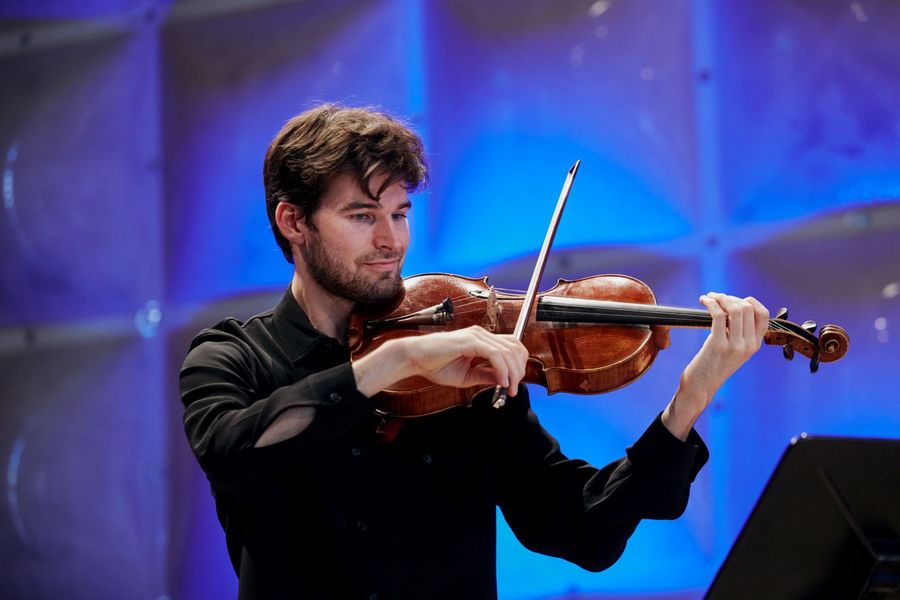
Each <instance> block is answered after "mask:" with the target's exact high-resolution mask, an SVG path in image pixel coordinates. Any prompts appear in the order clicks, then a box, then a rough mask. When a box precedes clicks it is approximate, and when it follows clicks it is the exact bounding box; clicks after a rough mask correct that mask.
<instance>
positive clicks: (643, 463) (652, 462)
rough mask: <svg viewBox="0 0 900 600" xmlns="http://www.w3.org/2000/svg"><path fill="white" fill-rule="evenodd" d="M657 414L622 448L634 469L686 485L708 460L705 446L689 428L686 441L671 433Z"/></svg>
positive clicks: (707, 450) (660, 415)
mask: <svg viewBox="0 0 900 600" xmlns="http://www.w3.org/2000/svg"><path fill="white" fill-rule="evenodd" d="M661 417H662V413H660V414H659V415H657V417H656V419H655V420H654V421H653V423H651V424H650V427H648V428H647V431H645V432H644V434H643V435H642V436H641V437H640V438H638V440H637V441H636V442H635V443H634V445H633V446H631V447H630V448H628V450H627V451H626V452H627V454H628V459H629V460H630V461H631V463H632V465H633V466H634V470H635V471H636V472H645V473H648V474H652V475H653V476H654V477H658V478H660V479H662V480H664V481H668V482H671V483H675V484H683V485H688V484H690V483H691V482H693V481H694V478H695V477H696V476H697V473H698V472H699V471H700V469H701V468H702V467H703V465H705V464H706V462H707V461H708V460H709V449H708V448H707V447H706V444H705V443H704V442H703V440H702V439H701V438H700V435H699V434H698V433H697V432H696V431H695V430H694V429H691V432H690V433H689V434H688V438H687V440H686V441H684V442H682V441H681V440H680V439H678V438H677V437H675V436H674V435H672V433H671V432H670V431H669V430H668V429H666V426H665V425H663V423H662V419H661Z"/></svg>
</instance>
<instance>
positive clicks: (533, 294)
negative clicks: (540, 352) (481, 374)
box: [491, 160, 581, 408]
mask: <svg viewBox="0 0 900 600" xmlns="http://www.w3.org/2000/svg"><path fill="white" fill-rule="evenodd" d="M580 164H581V161H580V160H576V161H575V164H574V165H572V168H570V169H569V172H568V173H567V174H566V181H565V182H564V183H563V187H562V191H561V192H560V193H559V200H557V201H556V210H554V211H553V217H552V218H551V219H550V227H548V228H547V235H546V236H544V245H543V246H541V251H540V252H539V253H538V259H537V264H536V265H534V271H532V273H531V282H530V283H529V284H528V291H527V292H525V299H524V300H523V301H522V310H521V311H520V312H519V318H518V320H517V321H516V328H515V329H514V330H513V335H514V336H516V339H517V340H519V341H520V342H521V341H522V338H523V337H524V335H525V325H526V324H527V323H528V315H530V314H531V309H532V307H533V306H534V301H535V298H537V288H538V285H539V284H540V283H541V275H543V274H544V267H545V266H546V265H547V255H548V254H549V253H550V246H551V245H553V238H554V237H555V236H556V227H557V226H558V225H559V218H560V217H561V216H562V211H563V208H564V207H565V205H566V199H567V198H568V197H569V190H571V189H572V182H573V181H575V174H576V173H577V172H578V165H580ZM508 394H509V388H504V387H503V386H500V385H498V386H497V387H496V388H494V397H493V399H492V400H491V404H492V405H493V406H494V408H501V407H502V406H503V405H505V404H506V397H507V395H508Z"/></svg>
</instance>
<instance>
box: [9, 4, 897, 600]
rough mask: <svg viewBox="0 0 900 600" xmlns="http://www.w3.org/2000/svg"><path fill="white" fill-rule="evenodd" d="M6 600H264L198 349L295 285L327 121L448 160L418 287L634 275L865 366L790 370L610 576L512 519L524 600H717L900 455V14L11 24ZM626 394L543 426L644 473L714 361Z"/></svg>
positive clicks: (428, 197) (94, 9)
mask: <svg viewBox="0 0 900 600" xmlns="http://www.w3.org/2000/svg"><path fill="white" fill-rule="evenodd" d="M0 18H2V26H0V73H2V82H3V85H2V86H0V151H2V155H0V159H2V161H3V186H2V195H3V205H2V210H0V251H2V254H3V261H2V266H0V284H2V285H0V302H2V309H3V310H2V311H0V380H2V398H3V400H2V404H0V461H2V462H0V465H2V469H3V473H4V481H5V494H3V496H2V498H0V505H2V506H0V555H2V558H3V564H4V576H3V577H0V596H2V597H4V598H20V599H46V598H61V597H65V598H85V599H88V598H89V599H91V600H99V599H107V598H108V599H118V598H145V599H153V600H162V599H171V600H194V599H220V598H228V597H233V596H234V594H235V590H236V581H235V577H234V574H233V572H232V570H231V566H230V564H229V562H228V558H227V555H226V552H225V544H224V537H223V534H222V532H221V530H220V528H219V525H218V523H217V521H216V517H215V513H214V510H213V502H212V498H211V497H210V494H209V487H208V484H207V482H206V480H205V478H204V476H203V474H202V473H201V472H200V470H199V468H198V467H197V465H196V463H195V462H194V460H193V458H192V456H191V455H190V451H189V449H188V446H187V443H186V440H185V438H184V435H183V432H182V429H181V406H180V402H179V399H178V396H177V386H176V379H177V371H178V367H179V366H180V363H181V360H182V358H183V356H184V354H185V351H186V347H187V343H188V342H189V340H190V338H191V337H192V336H193V335H194V333H196V332H197V331H198V330H199V329H201V328H202V327H205V326H207V325H210V324H212V323H214V322H216V321H218V320H219V319H220V318H222V317H223V316H226V315H235V316H239V317H240V316H243V317H246V316H249V315H251V314H253V313H255V312H258V311H260V310H264V309H266V308H268V307H269V306H271V305H272V304H273V303H274V302H275V301H276V300H277V298H278V297H279V296H280V294H281V293H282V290H283V289H284V287H285V285H286V284H287V282H288V280H289V278H290V273H291V269H290V266H289V265H288V264H287V263H285V262H284V260H283V259H282V258H281V255H280V252H279V251H278V249H277V247H276V245H275V243H274V241H273V239H272V235H271V231H270V229H269V226H268V222H267V221H266V218H265V212H264V201H263V200H264V197H263V190H262V185H261V165H262V157H263V153H264V152H265V149H266V147H267V145H268V142H269V140H270V139H271V138H272V136H273V135H274V134H275V132H276V131H277V130H278V129H279V128H280V126H281V124H282V123H283V122H284V121H286V120H287V119H288V118H290V117H291V116H292V115H294V114H296V113H297V112H299V111H301V110H303V109H304V108H307V107H309V106H310V105H311V104H313V103H314V102H317V101H337V102H342V103H345V104H349V105H367V106H369V105H371V106H378V107H382V108H384V109H386V110H388V111H390V112H393V113H395V114H397V115H401V116H403V117H405V118H406V119H408V120H409V121H410V122H411V123H412V124H413V125H414V127H415V128H416V129H417V130H418V131H419V132H420V133H421V134H422V136H423V139H424V140H425V142H426V146H427V148H428V151H429V154H430V158H431V186H430V188H429V189H428V190H426V191H425V192H423V193H421V194H419V195H418V196H417V197H416V198H415V199H414V201H415V208H414V210H413V214H412V227H413V229H414V235H413V245H412V248H411V251H410V254H409V257H408V260H407V266H406V270H405V271H406V273H405V274H407V275H410V274H415V273H418V272H423V271H446V272H451V273H459V274H464V275H473V276H475V275H478V276H480V275H490V276H491V281H492V282H493V283H496V284H498V285H501V286H506V287H524V285H525V284H526V283H527V280H528V277H529V273H530V268H531V264H532V262H533V260H534V257H535V255H536V253H537V250H538V248H539V247H540V244H541V242H542V240H543V235H544V230H545V228H546V225H547V222H548V220H549V218H550V215H551V212H552V209H553V204H554V202H555V200H556V197H557V195H558V192H559V189H560V186H561V184H562V181H563V177H564V175H565V173H566V170H567V169H568V168H569V166H570V165H571V164H572V163H573V162H574V161H575V160H576V159H581V160H582V165H581V170H580V173H579V175H578V178H577V180H576V183H575V186H574V189H573V192H572V194H571V197H570V200H569V207H568V209H567V213H566V214H565V215H564V217H563V220H562V224H561V226H560V229H559V232H558V235H557V240H556V244H555V248H554V250H553V252H552V256H551V260H550V262H549V266H548V268H547V273H546V275H545V278H544V285H543V287H544V288H548V287H551V286H552V285H553V283H554V282H555V280H556V278H570V279H571V278H575V277H580V276H585V275H591V274H598V273H626V274H630V275H634V276H636V277H638V278H640V279H643V280H644V281H646V282H647V283H648V284H649V285H650V286H651V287H652V288H653V289H654V291H655V292H656V295H657V298H658V300H659V301H660V303H663V304H673V305H681V306H689V307H699V305H698V303H697V298H698V296H699V295H700V294H701V293H703V292H706V291H709V290H721V291H728V292H730V293H733V294H737V295H742V296H744V295H753V296H756V297H757V298H759V299H760V300H761V301H763V302H764V303H765V304H767V305H768V306H769V307H770V309H772V310H773V311H774V310H775V309H778V308H779V307H781V306H786V307H788V308H789V309H790V311H791V315H790V316H791V319H792V320H794V321H797V322H802V321H804V320H806V319H813V320H816V321H818V322H819V323H820V324H825V323H836V324H839V325H841V326H843V327H845V328H846V329H847V330H848V331H849V332H850V335H851V340H852V343H851V347H850V352H849V354H848V356H847V357H846V358H844V359H843V360H842V361H840V362H839V363H835V364H823V365H822V367H821V369H820V371H819V373H817V374H815V375H811V374H810V373H809V369H808V366H807V362H808V361H806V359H803V358H802V357H798V358H797V359H795V360H794V361H793V362H791V363H788V362H786V361H785V360H784V359H783V358H782V356H781V350H780V349H779V348H764V349H763V350H762V351H761V352H760V354H759V355H758V356H757V357H755V358H754V359H753V360H752V361H751V363H749V364H748V365H747V366H745V367H744V368H743V369H742V370H741V371H740V372H739V373H738V374H737V375H736V376H735V377H734V378H733V379H732V380H731V381H730V382H729V383H728V384H727V385H726V387H725V388H724V389H723V390H722V391H721V393H720V394H719V395H718V397H717V398H716V400H715V402H714V405H713V406H712V407H711V409H710V410H709V411H708V413H707V414H706V415H705V417H704V418H703V419H702V421H701V422H700V424H699V426H698V428H699V430H700V431H701V434H702V435H703V436H704V437H705V439H706V440H707V441H708V443H709V445H710V448H711V451H712V459H711V462H710V464H709V465H708V466H707V467H706V468H705V469H704V471H703V472H702V473H701V475H700V477H699V478H698V480H697V482H696V484H695V487H694V488H693V491H692V497H691V502H690V506H689V508H688V510H687V513H686V514H685V515H684V516H683V517H682V518H681V519H680V520H678V521H674V522H646V523H644V524H642V525H641V526H640V528H639V529H638V531H637V533H636V535H635V536H634V538H633V539H632V541H631V542H630V543H629V547H628V549H627V550H626V552H625V555H624V557H623V558H622V559H621V560H620V561H619V562H618V563H617V564H616V565H615V566H613V567H612V568H611V569H609V570H608V571H606V572H603V573H599V574H593V573H588V572H585V571H582V570H580V569H578V568H577V567H574V566H571V565H569V564H567V563H564V562H562V561H560V560H558V559H553V558H547V557H543V556H539V555H535V554H532V553H530V552H528V551H526V550H524V549H523V548H522V547H521V546H520V545H519V543H518V542H517V541H516V540H515V539H514V536H513V534H512V533H511V532H510V531H509V530H508V529H507V528H506V525H505V523H504V522H503V519H502V516H498V524H499V545H498V550H497V553H498V580H499V586H500V595H501V597H502V598H505V599H510V600H512V599H538V598H553V597H555V598H560V597H565V598H569V599H575V598H598V597H601V596H602V597H615V598H625V597H628V598H643V597H652V598H657V599H659V598H668V599H671V600H674V599H676V598H678V599H682V600H687V599H696V598H699V597H701V596H702V594H703V590H705V588H706V587H707V586H708V585H709V582H710V581H711V579H712V577H713V576H714V574H715V572H716V569H717V568H718V566H719V565H720V564H721V562H722V560H723V558H724V556H725V554H726V553H727V551H728V549H729V547H730V546H731V544H732V542H733V541H734V539H735V537H736V535H737V534H738V532H739V531H740V528H741V526H742V525H743V523H744V521H745V520H746V518H747V515H748V514H749V512H750V510H751V509H752V507H753V505H754V502H755V501H756V499H757V497H758V495H759V493H760V491H761V489H762V488H763V486H764V485H765V483H766V481H767V479H768V477H769V475H770V474H771V472H772V469H773V467H774V466H775V464H776V462H777V460H778V458H779V456H780V455H781V453H782V452H783V450H784V448H785V446H786V444H787V443H788V441H789V439H790V438H791V437H792V436H795V435H798V434H800V433H801V432H809V433H812V434H829V435H843V436H874V437H898V435H900V395H898V391H897V390H898V388H900V375H898V367H900V363H898V359H897V357H898V356H900V328H898V327H900V103H898V102H897V98H900V35H898V32H900V4H898V3H897V2H895V1H892V0H858V1H857V0H854V1H852V2H850V1H845V0H842V1H837V0H835V1H832V0H826V1H819V2H802V1H799V0H796V1H792V0H761V1H759V2H747V3H739V2H727V3H723V2H714V1H713V0H673V1H670V2H665V3H660V2H654V1H652V0H627V1H626V0H596V1H593V0H559V1H554V2H551V1H547V0H515V1H514V0H496V1H491V2H486V1H484V0H433V1H426V0H336V1H330V2H313V1H286V0H233V1H228V2H222V1H218V0H173V1H169V0H91V1H84V2H69V1H65V0H36V1H33V2H23V1H17V0H2V2H0ZM671 337H672V346H671V347H670V348H669V349H666V350H664V351H663V352H662V353H661V354H660V356H659V357H658V358H657V360H656V364H655V365H654V366H653V368H652V369H651V371H650V372H649V373H648V374H647V375H646V376H644V377H643V378H641V379H639V380H638V381H637V382H635V383H634V384H632V385H630V386H628V387H626V388H624V389H622V390H619V391H617V392H614V393H610V394H606V395H601V396H593V397H580V396H574V395H567V394H558V395H554V396H550V397H548V396H547V394H546V393H545V392H544V391H543V390H541V389H539V388H532V390H531V391H532V398H533V405H534V408H535V410H536V412H537V413H538V415H539V416H540V418H541V420H542V422H543V423H544V424H545V425H546V426H547V428H548V429H549V430H550V431H551V432H552V433H553V434H554V435H556V436H557V437H558V439H559V440H560V442H561V444H562V448H563V450H564V451H565V452H566V453H568V454H569V455H572V456H577V457H581V458H585V459H587V460H589V461H592V462H594V463H603V464H605V463H606V462H608V461H610V460H613V459H615V458H617V457H618V456H620V455H621V454H622V452H623V451H624V449H625V447H627V446H628V445H629V444H630V443H631V442H633V441H634V440H635V439H636V438H637V436H638V435H640V433H641V432H642V431H643V428H644V427H645V426H646V425H647V424H648V423H649V422H650V421H651V420H652V419H653V418H654V416H655V415H656V414H657V412H658V411H659V410H661V409H662V407H663V406H664V405H665V403H666V402H667V401H668V400H669V398H670V397H671V395H672V393H673V391H674V390H675V387H676V385H677V383H678V377H679V374H680V372H681V369H682V368H683V367H684V366H685V365H686V364H687V362H688V361H689V360H690V357H691V356H692V355H693V353H694V352H696V350H697V349H698V348H699V346H700V345H701V344H702V341H703V338H704V334H703V332H702V331H699V330H680V331H673V332H672V335H671Z"/></svg>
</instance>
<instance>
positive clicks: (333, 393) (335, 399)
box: [329, 392, 341, 402]
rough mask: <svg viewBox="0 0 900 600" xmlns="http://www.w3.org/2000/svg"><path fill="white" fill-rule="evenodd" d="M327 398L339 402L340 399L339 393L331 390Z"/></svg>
mask: <svg viewBox="0 0 900 600" xmlns="http://www.w3.org/2000/svg"><path fill="white" fill-rule="evenodd" d="M329 398H331V401H332V402H340V401H341V395H340V394H338V393H337V392H331V396H329Z"/></svg>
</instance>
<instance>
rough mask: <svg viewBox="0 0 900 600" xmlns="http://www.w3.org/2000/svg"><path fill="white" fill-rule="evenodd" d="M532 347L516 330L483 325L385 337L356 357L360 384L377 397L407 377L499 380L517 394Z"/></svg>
mask: <svg viewBox="0 0 900 600" xmlns="http://www.w3.org/2000/svg"><path fill="white" fill-rule="evenodd" d="M527 359H528V350H527V349H526V348H525V346H524V345H522V342H520V341H519V340H517V339H516V338H515V337H514V336H512V335H505V334H504V335H500V334H493V333H489V332H487V331H486V330H485V329H484V328H482V327H478V326H472V327H467V328H466V329H459V330H456V331H445V332H439V333H430V334H427V335H421V336H411V337H406V338H401V339H397V340H391V341H389V342H386V343H385V344H384V345H383V346H381V347H379V348H378V349H376V350H374V351H373V352H371V353H370V354H367V355H366V356H364V357H362V358H360V359H358V360H356V361H354V362H353V373H354V375H355V377H356V387H357V389H358V390H359V391H360V392H361V393H363V394H365V395H366V396H374V395H375V394H377V393H378V392H380V391H382V390H383V389H385V388H387V387H389V386H390V385H391V384H393V383H396V382H397V381H400V380H402V379H406V378H407V377H412V376H414V375H419V376H421V377H424V378H426V379H428V380H429V381H433V382H434V383H436V384H438V385H445V386H449V387H460V388H462V387H470V386H474V385H500V386H503V387H505V388H508V389H509V393H510V396H514V395H515V394H516V391H517V389H518V387H519V382H520V381H521V380H522V377H524V375H525V362H526V360H527Z"/></svg>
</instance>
